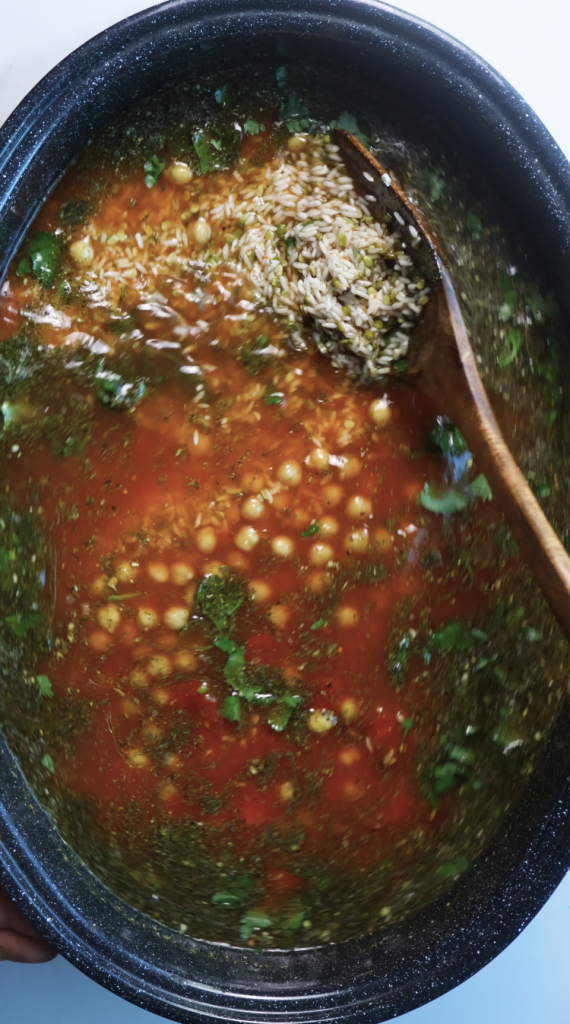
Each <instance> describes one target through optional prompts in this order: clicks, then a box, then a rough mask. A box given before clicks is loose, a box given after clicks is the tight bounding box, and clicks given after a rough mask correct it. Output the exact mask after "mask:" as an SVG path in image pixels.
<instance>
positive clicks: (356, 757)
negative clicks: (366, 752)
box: [338, 747, 360, 767]
mask: <svg viewBox="0 0 570 1024" xmlns="http://www.w3.org/2000/svg"><path fill="white" fill-rule="evenodd" d="M338 759H339V761H340V763H341V764H344V765H346V766H347V767H350V766H351V765H353V764H356V762H357V761H360V751H359V749H358V747H345V748H344V750H341V752H340V754H339V755H338Z"/></svg>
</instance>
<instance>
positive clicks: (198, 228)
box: [192, 217, 212, 245]
mask: <svg viewBox="0 0 570 1024" xmlns="http://www.w3.org/2000/svg"><path fill="white" fill-rule="evenodd" d="M192 234H193V235H194V240H195V242H196V244H197V245H206V242H208V241H209V240H210V235H211V234H212V229H211V227H210V225H209V224H208V221H207V220H205V219H204V217H198V220H197V221H196V222H195V223H194V225H193V227H192Z"/></svg>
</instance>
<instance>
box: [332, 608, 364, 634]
mask: <svg viewBox="0 0 570 1024" xmlns="http://www.w3.org/2000/svg"><path fill="white" fill-rule="evenodd" d="M334 617H335V619H336V621H337V622H338V624H339V626H341V628H342V629H350V627H351V626H356V623H357V622H358V619H359V618H360V616H359V614H358V612H357V611H356V609H355V608H350V606H349V605H347V604H344V605H341V606H340V608H337V610H336V612H335V616H334Z"/></svg>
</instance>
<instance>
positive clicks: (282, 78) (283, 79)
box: [275, 64, 287, 89]
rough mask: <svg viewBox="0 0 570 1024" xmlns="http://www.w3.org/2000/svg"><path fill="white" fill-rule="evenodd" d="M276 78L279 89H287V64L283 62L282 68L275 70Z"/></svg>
mask: <svg viewBox="0 0 570 1024" xmlns="http://www.w3.org/2000/svg"><path fill="white" fill-rule="evenodd" d="M275 80H276V82H277V88H278V89H285V88H286V86H287V65H286V64H282V65H281V67H280V68H277V69H276V71H275Z"/></svg>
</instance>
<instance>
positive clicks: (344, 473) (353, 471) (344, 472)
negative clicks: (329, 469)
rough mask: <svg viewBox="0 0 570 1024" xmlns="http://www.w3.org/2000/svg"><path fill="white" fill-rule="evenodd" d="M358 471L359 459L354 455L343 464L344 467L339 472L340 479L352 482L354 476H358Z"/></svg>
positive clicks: (359, 468) (359, 467)
mask: <svg viewBox="0 0 570 1024" xmlns="http://www.w3.org/2000/svg"><path fill="white" fill-rule="evenodd" d="M360 470H361V465H360V459H359V458H358V457H357V456H356V455H349V456H348V462H345V464H344V466H343V467H342V469H341V471H340V476H341V479H342V480H352V478H353V477H354V476H358V474H359V473H360Z"/></svg>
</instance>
